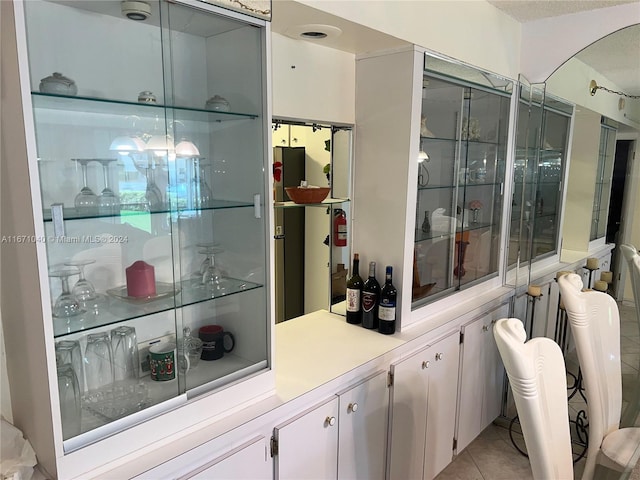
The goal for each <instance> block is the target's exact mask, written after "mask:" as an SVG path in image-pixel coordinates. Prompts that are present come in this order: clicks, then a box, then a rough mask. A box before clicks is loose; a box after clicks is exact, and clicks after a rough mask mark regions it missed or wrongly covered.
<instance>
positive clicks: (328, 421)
mask: <svg viewBox="0 0 640 480" xmlns="http://www.w3.org/2000/svg"><path fill="white" fill-rule="evenodd" d="M335 424H336V417H327V418H325V419H324V425H325V427H326V426H329V427H333V426H334V425H335Z"/></svg>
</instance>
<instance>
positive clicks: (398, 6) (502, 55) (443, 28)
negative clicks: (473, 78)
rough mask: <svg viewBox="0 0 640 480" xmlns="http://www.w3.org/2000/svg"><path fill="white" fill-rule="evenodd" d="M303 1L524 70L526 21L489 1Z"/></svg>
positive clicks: (508, 71)
mask: <svg viewBox="0 0 640 480" xmlns="http://www.w3.org/2000/svg"><path fill="white" fill-rule="evenodd" d="M276 1H277V0H276ZM298 2H299V3H302V4H305V5H308V6H310V7H313V8H316V9H318V10H322V11H325V12H328V13H331V14H333V15H337V16H339V17H342V18H345V19H347V20H350V21H352V22H355V23H359V24H361V25H364V26H366V27H370V28H373V29H375V30H378V31H380V32H383V33H386V34H389V35H393V36H394V37H397V38H399V39H402V40H406V41H407V42H409V43H413V44H415V45H419V46H421V47H424V48H426V49H428V50H432V51H435V52H439V53H441V54H443V55H447V56H449V57H453V58H456V59H458V60H461V61H463V62H465V63H468V64H470V65H474V66H476V67H480V68H483V69H485V70H488V71H491V72H494V73H499V74H501V75H504V76H507V77H509V78H513V79H515V78H517V76H518V73H519V72H520V33H521V26H520V23H519V22H517V21H516V20H514V19H513V18H511V17H509V16H508V15H506V14H505V13H503V12H502V11H500V10H498V9H497V8H495V7H494V6H493V5H491V4H489V3H487V2H485V1H483V0H457V1H450V0H449V1H446V0H426V1H412V0H393V1H392V0H386V1H374V2H364V1H359V0H298ZM274 83H275V82H274Z"/></svg>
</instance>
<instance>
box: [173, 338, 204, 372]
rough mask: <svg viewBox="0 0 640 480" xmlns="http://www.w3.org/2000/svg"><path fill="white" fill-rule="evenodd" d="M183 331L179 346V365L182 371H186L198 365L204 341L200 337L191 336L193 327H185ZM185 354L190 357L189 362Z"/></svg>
mask: <svg viewBox="0 0 640 480" xmlns="http://www.w3.org/2000/svg"><path fill="white" fill-rule="evenodd" d="M183 333H184V335H183V338H182V342H181V344H180V345H179V346H178V367H179V368H180V371H181V372H183V373H184V372H186V371H187V370H189V369H193V368H195V367H197V366H198V362H199V361H200V356H201V355H202V345H203V343H202V340H200V339H199V338H198V337H193V336H191V329H190V328H189V327H185V328H184V329H183ZM185 356H186V357H188V358H189V363H188V364H187V362H186V360H185ZM187 367H188V368H187Z"/></svg>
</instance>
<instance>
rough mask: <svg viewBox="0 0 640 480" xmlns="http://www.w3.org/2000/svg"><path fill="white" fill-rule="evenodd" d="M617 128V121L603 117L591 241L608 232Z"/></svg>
mask: <svg viewBox="0 0 640 480" xmlns="http://www.w3.org/2000/svg"><path fill="white" fill-rule="evenodd" d="M617 129H618V124H617V122H615V121H613V120H610V119H608V118H606V117H602V119H601V122H600V147H599V149H598V169H597V171H596V191H595V196H594V198H593V214H592V216H591V234H590V236H589V241H593V240H597V239H599V238H603V237H604V236H605V234H606V233H607V219H608V216H609V200H610V194H611V181H612V178H613V166H614V160H615V151H616V134H617Z"/></svg>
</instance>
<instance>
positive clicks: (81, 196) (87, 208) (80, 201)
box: [71, 158, 98, 215]
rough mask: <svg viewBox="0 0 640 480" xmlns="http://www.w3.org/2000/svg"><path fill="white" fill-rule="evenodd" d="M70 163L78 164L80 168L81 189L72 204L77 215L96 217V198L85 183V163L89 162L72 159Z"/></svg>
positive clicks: (87, 160)
mask: <svg viewBox="0 0 640 480" xmlns="http://www.w3.org/2000/svg"><path fill="white" fill-rule="evenodd" d="M71 160H72V161H74V162H76V163H79V164H80V167H81V168H82V189H81V190H80V193H78V194H77V195H76V198H75V201H74V204H75V207H76V212H77V213H85V214H87V215H96V214H97V213H98V196H97V195H96V194H95V193H93V190H91V188H89V184H88V182H87V163H89V162H90V161H91V159H88V158H72V159H71Z"/></svg>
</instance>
